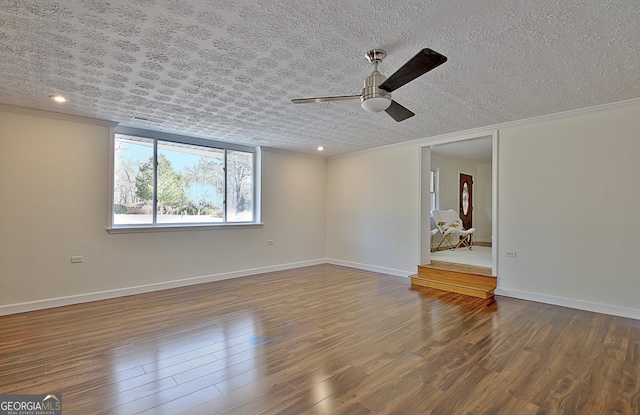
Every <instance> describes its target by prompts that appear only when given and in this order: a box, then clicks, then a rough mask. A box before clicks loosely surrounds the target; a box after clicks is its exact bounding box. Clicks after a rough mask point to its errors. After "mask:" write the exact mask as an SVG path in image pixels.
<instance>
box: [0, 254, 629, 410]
mask: <svg viewBox="0 0 640 415" xmlns="http://www.w3.org/2000/svg"><path fill="white" fill-rule="evenodd" d="M7 393H38V394H41V393H60V394H62V402H63V409H64V412H63V413H64V414H65V415H74V414H81V415H87V414H126V415H131V414H138V413H141V414H154V415H156V414H182V415H194V414H195V415H197V414H207V415H209V414H217V413H221V414H227V415H228V414H251V415H255V414H295V415H299V414H332V415H333V414H338V415H339V414H345V415H347V414H348V415H366V414H408V415H414V414H425V415H436V414H446V415H451V414H464V415H468V414H505V415H506V414H508V415H514V414H517V415H527V414H540V415H542V414H545V415H551V414H567V415H569V414H571V415H587V414H593V415H596V414H597V415H602V414H638V413H639V411H640V321H637V320H632V319H625V318H619V317H613V316H609V315H603V314H596V313H590V312H585V311H579V310H573V309H568V308H562V307H556V306H551V305H545V304H539V303H533V302H528V301H521V300H515V299H510V298H506V297H496V302H495V303H494V304H492V305H489V306H487V305H486V302H485V301H484V300H481V299H477V298H472V297H467V296H462V295H459V294H453V293H446V292H442V291H439V290H434V289H430V288H422V287H418V288H411V286H410V280H409V279H408V278H399V277H392V276H388V275H384V274H377V273H372V272H367V271H361V270H356V269H351V268H345V267H339V266H334V265H318V266H312V267H304V268H299V269H294V270H287V271H281V272H274V273H268V274H262V275H256V276H252V277H245V278H240V279H234V280H226V281H219V282H214V283H209V284H201V285H197V286H191V287H185V288H177V289H173V290H166V291H161V292H156V293H148V294H142V295H136V296H130V297H123V298H118V299H112V300H105V301H99V302H94V303H88V304H80V305H74V306H67V307H61V308H57V309H51V310H42V311H36V312H30V313H24V314H18V315H11V316H4V317H0V394H7Z"/></svg>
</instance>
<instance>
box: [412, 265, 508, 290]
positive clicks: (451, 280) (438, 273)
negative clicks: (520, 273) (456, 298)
mask: <svg viewBox="0 0 640 415" xmlns="http://www.w3.org/2000/svg"><path fill="white" fill-rule="evenodd" d="M411 284H412V285H418V286H422V287H430V288H435V289H438V290H443V291H449V292H454V293H458V294H465V295H470V296H473V297H478V298H485V299H487V298H492V297H493V291H494V290H495V288H496V277H493V276H491V268H484V267H475V266H472V265H463V264H453V263H450V262H441V261H431V263H430V264H429V265H418V274H417V275H413V276H411Z"/></svg>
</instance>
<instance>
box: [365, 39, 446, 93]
mask: <svg viewBox="0 0 640 415" xmlns="http://www.w3.org/2000/svg"><path fill="white" fill-rule="evenodd" d="M446 61H447V57H446V56H444V55H441V54H439V53H438V52H436V51H433V50H431V49H428V48H425V49H422V50H421V51H420V52H418V54H417V55H416V56H414V57H413V58H411V59H410V60H409V61H408V62H407V63H405V64H404V65H402V67H401V68H400V69H398V70H397V71H395V73H394V74H393V75H391V76H390V77H389V78H387V80H386V81H384V82H383V83H381V84H380V85H379V86H378V88H380V89H383V90H385V91H387V92H393V91H395V90H396V89H398V88H400V87H401V86H402V85H404V84H408V83H409V82H411V81H413V80H414V79H416V78H417V77H419V76H422V75H424V74H426V73H427V72H429V71H430V70H432V69H433V68H435V67H437V66H440V65H442V64H443V63H445V62H446Z"/></svg>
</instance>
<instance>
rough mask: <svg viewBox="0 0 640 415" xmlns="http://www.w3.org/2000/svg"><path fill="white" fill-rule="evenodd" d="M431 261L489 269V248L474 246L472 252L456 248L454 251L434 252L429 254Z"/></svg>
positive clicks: (467, 249)
mask: <svg viewBox="0 0 640 415" xmlns="http://www.w3.org/2000/svg"><path fill="white" fill-rule="evenodd" d="M431 260H432V261H443V262H453V263H456V264H467V265H474V266H476V267H486V268H491V248H490V247H486V246H474V247H473V250H469V248H458V249H455V250H450V249H448V250H445V251H436V252H432V253H431Z"/></svg>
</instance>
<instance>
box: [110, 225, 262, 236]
mask: <svg viewBox="0 0 640 415" xmlns="http://www.w3.org/2000/svg"><path fill="white" fill-rule="evenodd" d="M262 226H263V224H262V223H225V224H220V225H209V224H207V225H156V226H113V227H108V228H106V229H107V232H109V233H111V234H117V233H153V232H177V231H208V230H212V229H230V228H235V229H238V228H243V229H247V228H261V227H262Z"/></svg>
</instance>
